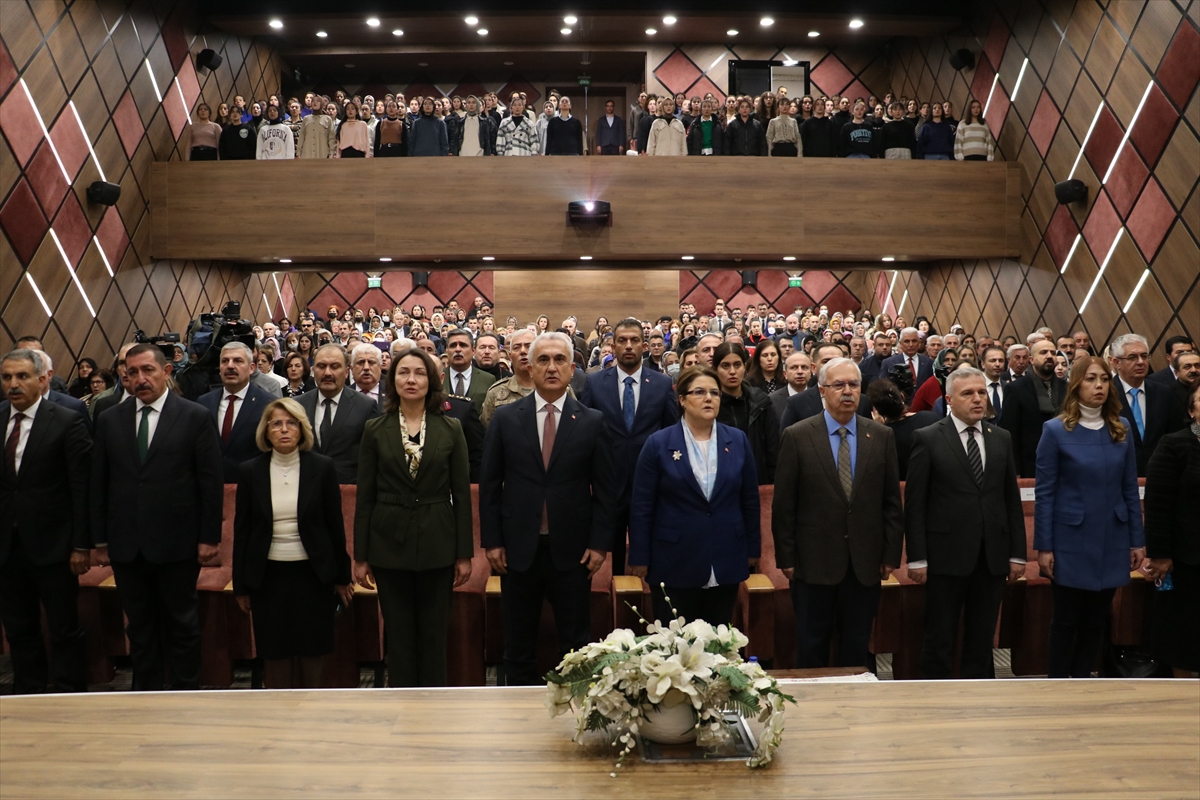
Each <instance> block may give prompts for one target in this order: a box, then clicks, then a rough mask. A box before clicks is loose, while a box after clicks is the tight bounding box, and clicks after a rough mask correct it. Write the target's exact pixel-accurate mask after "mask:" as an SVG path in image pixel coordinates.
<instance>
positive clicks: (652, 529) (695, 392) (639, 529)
mask: <svg viewBox="0 0 1200 800" xmlns="http://www.w3.org/2000/svg"><path fill="white" fill-rule="evenodd" d="M676 389H677V391H678V394H679V404H680V406H681V408H682V411H683V419H681V420H680V422H679V423H678V424H676V425H672V426H671V427H669V428H664V429H663V430H661V431H658V432H657V433H655V434H653V435H652V436H651V437H650V438H649V439H647V440H646V444H645V446H644V447H643V448H642V454H641V456H640V457H639V458H638V463H637V470H636V472H635V473H634V479H633V498H632V503H631V506H630V518H629V565H630V572H631V573H632V574H633V575H636V576H638V577H641V578H647V579H648V580H649V582H650V585H651V587H652V589H653V594H654V615H655V617H656V618H657V619H658V620H659V621H661V622H669V621H670V620H672V619H674V618H675V617H676V616H681V617H684V618H686V619H687V620H689V621H690V620H695V619H703V620H705V621H707V622H709V623H711V624H712V625H721V624H729V623H730V622H731V621H732V619H733V606H734V603H735V602H736V600H737V593H738V586H739V585H740V584H741V582H742V581H744V580H745V579H746V578H747V576H749V574H750V570H749V567H751V566H756V565H757V564H758V555H759V547H760V544H761V542H760V538H759V516H758V514H759V500H758V473H757V470H756V469H755V465H754V453H753V451H752V450H751V449H750V442H749V440H748V439H747V438H746V434H744V433H742V431H740V430H738V429H737V428H732V427H729V426H728V425H722V424H720V423H718V422H717V421H716V419H717V412H718V411H719V410H720V408H721V390H720V387H719V384H718V380H717V373H716V372H714V371H713V370H712V369H710V368H709V367H705V366H699V367H692V368H690V369H687V370H684V371H683V373H682V374H680V376H679V381H678V383H677V385H676ZM664 587H665V589H664ZM664 594H665V596H666V597H670V599H671V602H670V603H667V602H666V599H665V597H664ZM672 608H674V609H675V611H676V612H678V614H675V613H672Z"/></svg>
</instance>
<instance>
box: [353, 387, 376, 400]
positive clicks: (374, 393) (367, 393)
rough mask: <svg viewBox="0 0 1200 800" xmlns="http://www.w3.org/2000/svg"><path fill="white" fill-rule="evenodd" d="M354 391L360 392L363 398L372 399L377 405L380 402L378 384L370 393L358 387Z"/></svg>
mask: <svg viewBox="0 0 1200 800" xmlns="http://www.w3.org/2000/svg"><path fill="white" fill-rule="evenodd" d="M354 390H355V391H356V392H358V393H359V394H361V395H362V396H363V397H369V398H371V400H372V402H375V403H378V402H379V384H378V383H377V384H375V386H374V387H373V388H372V389H371V390H370V391H368V392H364V391H363V390H362V389H360V388H359V387H357V386H355V387H354Z"/></svg>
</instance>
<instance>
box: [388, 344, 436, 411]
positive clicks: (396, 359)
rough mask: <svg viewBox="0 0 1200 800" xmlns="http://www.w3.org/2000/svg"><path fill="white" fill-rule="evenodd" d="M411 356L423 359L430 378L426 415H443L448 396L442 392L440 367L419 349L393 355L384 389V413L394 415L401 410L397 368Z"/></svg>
mask: <svg viewBox="0 0 1200 800" xmlns="http://www.w3.org/2000/svg"><path fill="white" fill-rule="evenodd" d="M409 356H413V357H415V358H419V359H421V362H422V363H423V364H424V365H425V372H426V374H427V375H428V376H429V389H428V390H427V391H426V393H425V413H426V414H441V413H443V408H442V405H443V404H444V403H445V402H446V395H445V393H444V392H442V387H441V380H440V379H439V377H438V365H437V362H436V361H434V360H433V356H431V355H429V353H426V352H425V351H424V350H422V349H421V348H419V347H406V348H404V349H403V350H397V351H396V352H395V353H393V354H392V363H391V365H390V366H389V367H388V371H387V381H386V385H385V386H384V387H383V411H384V413H385V414H394V413H395V412H397V411H399V410H400V395H399V393H397V392H396V368H397V367H399V366H400V362H401V361H403V360H404V359H406V358H408V357H409Z"/></svg>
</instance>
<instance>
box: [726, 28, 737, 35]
mask: <svg viewBox="0 0 1200 800" xmlns="http://www.w3.org/2000/svg"><path fill="white" fill-rule="evenodd" d="M737 34H738V32H737V28H730V29H729V30H727V31H725V35H726V36H737Z"/></svg>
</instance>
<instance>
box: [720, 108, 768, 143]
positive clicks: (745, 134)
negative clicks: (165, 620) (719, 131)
mask: <svg viewBox="0 0 1200 800" xmlns="http://www.w3.org/2000/svg"><path fill="white" fill-rule="evenodd" d="M737 109H738V115H737V119H735V120H734V121H733V122H730V123H729V127H727V128H726V129H725V155H727V156H765V155H766V154H767V132H766V130H765V129H764V128H763V126H762V123H761V122H759V121H758V120H757V119H755V118H754V117H752V116H750V111H751V105H750V99H749V98H745V97H743V98H742V99H741V100H738V105H737Z"/></svg>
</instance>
